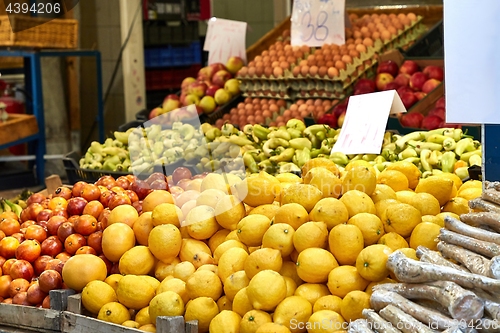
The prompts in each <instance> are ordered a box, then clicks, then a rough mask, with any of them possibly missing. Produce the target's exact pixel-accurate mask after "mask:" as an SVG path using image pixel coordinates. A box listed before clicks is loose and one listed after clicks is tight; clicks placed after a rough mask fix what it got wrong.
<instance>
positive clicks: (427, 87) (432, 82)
mask: <svg viewBox="0 0 500 333" xmlns="http://www.w3.org/2000/svg"><path fill="white" fill-rule="evenodd" d="M440 84H441V81H438V80H436V79H429V80H427V81H425V83H424V85H423V86H422V92H424V93H426V94H428V93H430V92H431V91H433V90H434V89H436V87H437V86H439V85H440Z"/></svg>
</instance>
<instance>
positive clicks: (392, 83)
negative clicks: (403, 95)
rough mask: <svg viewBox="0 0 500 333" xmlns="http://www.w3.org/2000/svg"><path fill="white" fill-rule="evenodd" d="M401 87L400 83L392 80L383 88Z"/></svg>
mask: <svg viewBox="0 0 500 333" xmlns="http://www.w3.org/2000/svg"><path fill="white" fill-rule="evenodd" d="M398 88H399V84H397V83H396V82H394V81H392V82H389V83H387V84H386V85H385V87H384V89H382V90H396V91H397V90H398Z"/></svg>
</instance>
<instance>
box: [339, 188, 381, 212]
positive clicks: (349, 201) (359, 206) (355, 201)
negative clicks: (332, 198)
mask: <svg viewBox="0 0 500 333" xmlns="http://www.w3.org/2000/svg"><path fill="white" fill-rule="evenodd" d="M340 201H342V203H343V204H344V205H345V206H346V207H347V211H348V212H349V217H353V216H354V215H356V214H358V213H370V214H375V213H376V211H375V204H374V203H373V201H372V199H371V198H370V197H369V196H368V195H367V194H366V193H364V192H361V191H358V190H351V191H349V192H346V193H344V194H343V195H342V197H341V198H340Z"/></svg>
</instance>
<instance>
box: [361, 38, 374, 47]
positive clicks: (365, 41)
mask: <svg viewBox="0 0 500 333" xmlns="http://www.w3.org/2000/svg"><path fill="white" fill-rule="evenodd" d="M363 45H364V46H367V47H368V46H373V40H372V39H371V38H370V37H367V38H365V39H363Z"/></svg>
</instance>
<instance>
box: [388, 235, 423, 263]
mask: <svg viewBox="0 0 500 333" xmlns="http://www.w3.org/2000/svg"><path fill="white" fill-rule="evenodd" d="M410 240H411V239H410ZM398 250H399V251H401V252H403V254H404V255H405V256H407V257H408V258H410V259H413V260H420V259H418V257H417V251H415V249H412V248H411V247H404V248H402V249H398ZM393 251H394V250H393Z"/></svg>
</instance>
